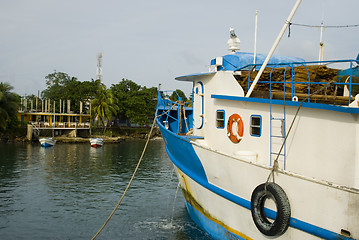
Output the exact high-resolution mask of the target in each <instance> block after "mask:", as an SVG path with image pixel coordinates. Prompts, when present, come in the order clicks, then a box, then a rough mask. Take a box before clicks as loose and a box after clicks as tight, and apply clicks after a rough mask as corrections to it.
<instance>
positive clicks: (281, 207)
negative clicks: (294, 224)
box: [251, 183, 291, 237]
mask: <svg viewBox="0 0 359 240" xmlns="http://www.w3.org/2000/svg"><path fill="white" fill-rule="evenodd" d="M267 199H271V200H273V201H274V202H275V205H276V208H277V215H276V218H275V220H274V222H271V221H269V220H268V218H267V216H266V214H265V211H264V205H265V202H266V200H267ZM251 213H252V218H253V221H254V223H255V225H256V226H257V228H258V230H259V231H260V232H261V233H263V234H264V235H266V236H274V237H277V236H280V235H282V234H283V233H285V231H286V230H287V229H288V226H289V222H290V217H291V210H290V204H289V200H288V197H287V195H286V194H285V192H284V190H283V189H282V188H281V187H280V186H279V185H278V184H275V183H267V184H266V183H263V184H261V185H259V186H257V187H256V188H255V189H254V191H253V193H252V197H251Z"/></svg>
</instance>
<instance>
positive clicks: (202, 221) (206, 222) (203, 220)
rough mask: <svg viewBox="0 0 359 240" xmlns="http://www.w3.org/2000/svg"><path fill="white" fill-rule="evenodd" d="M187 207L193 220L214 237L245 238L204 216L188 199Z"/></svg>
mask: <svg viewBox="0 0 359 240" xmlns="http://www.w3.org/2000/svg"><path fill="white" fill-rule="evenodd" d="M186 207H187V210H188V213H189V215H190V217H191V218H192V220H193V221H194V222H195V223H196V224H197V225H198V226H199V227H200V228H201V229H202V230H203V231H205V232H207V233H208V234H209V235H210V236H211V237H212V238H214V239H240V240H242V239H243V240H245V239H244V238H241V237H240V236H237V235H235V234H233V233H231V232H229V231H228V230H227V229H225V228H224V227H222V226H220V225H218V224H217V223H215V222H213V221H211V220H210V219H208V218H207V217H206V216H204V215H203V214H202V213H201V212H200V211H197V210H196V209H195V208H194V207H192V206H191V204H189V203H188V202H187V201H186Z"/></svg>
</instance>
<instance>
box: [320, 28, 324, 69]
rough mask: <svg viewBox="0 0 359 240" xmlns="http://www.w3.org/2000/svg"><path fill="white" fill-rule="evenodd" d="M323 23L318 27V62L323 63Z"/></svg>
mask: <svg viewBox="0 0 359 240" xmlns="http://www.w3.org/2000/svg"><path fill="white" fill-rule="evenodd" d="M323 30H324V27H323V21H322V23H321V25H320V43H319V46H320V48H319V62H323V55H324V42H323ZM320 65H322V63H320Z"/></svg>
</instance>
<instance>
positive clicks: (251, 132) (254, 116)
mask: <svg viewBox="0 0 359 240" xmlns="http://www.w3.org/2000/svg"><path fill="white" fill-rule="evenodd" d="M253 118H258V119H259V125H254V124H253ZM249 122H250V128H249V131H250V132H249V133H250V135H251V136H252V137H261V136H262V116H261V115H251V116H250V121H249ZM254 128H259V134H254V133H253V129H254Z"/></svg>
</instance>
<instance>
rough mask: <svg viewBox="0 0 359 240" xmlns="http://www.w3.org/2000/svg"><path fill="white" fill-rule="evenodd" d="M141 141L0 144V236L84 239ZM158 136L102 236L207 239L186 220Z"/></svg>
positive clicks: (108, 205)
mask: <svg viewBox="0 0 359 240" xmlns="http://www.w3.org/2000/svg"><path fill="white" fill-rule="evenodd" d="M144 145H145V142H144V141H127V142H123V143H121V144H104V146H103V147H102V148H92V147H91V146H90V144H56V146H55V147H51V148H42V147H40V145H39V144H8V145H5V146H4V145H0V235H1V236H2V239H89V238H91V237H92V236H93V235H94V234H95V233H96V232H97V230H98V229H99V228H100V227H101V226H102V224H103V222H104V221H105V220H106V219H107V217H108V215H109V214H110V212H111V211H112V209H113V208H114V206H115V205H116V203H117V201H118V200H119V198H120V197H121V195H122V193H123V191H124V189H125V187H126V185H127V183H128V181H129V179H130V178H131V175H132V173H133V171H134V169H135V167H136V164H137V161H138V159H139V158H140V156H141V153H142V149H143V147H144ZM176 189H177V179H176V177H175V173H174V168H173V166H172V165H171V164H170V162H169V160H168V158H167V156H166V153H165V147H164V144H163V141H162V140H155V141H151V142H150V144H149V145H148V150H147V152H146V154H145V155H144V158H143V160H142V164H141V166H140V168H139V170H138V173H137V175H136V177H135V179H134V181H133V183H132V185H131V188H130V190H129V191H128V193H127V194H126V197H125V198H124V200H123V203H122V205H121V206H120V208H119V209H118V210H117V212H116V214H115V215H114V216H113V218H112V220H111V221H110V222H109V224H108V225H107V226H106V228H105V229H104V230H103V232H102V233H101V237H102V239H117V238H121V239H181V240H182V239H209V238H208V237H207V236H206V235H204V234H203V232H201V231H200V230H198V228H197V227H196V226H195V225H194V224H193V222H192V221H191V220H190V219H189V218H188V215H187V212H186V210H185V205H184V200H183V197H182V194H181V193H180V191H179V192H178V194H177V197H176Z"/></svg>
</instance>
